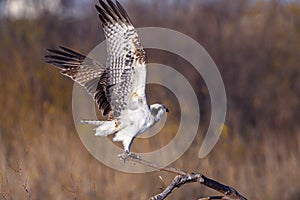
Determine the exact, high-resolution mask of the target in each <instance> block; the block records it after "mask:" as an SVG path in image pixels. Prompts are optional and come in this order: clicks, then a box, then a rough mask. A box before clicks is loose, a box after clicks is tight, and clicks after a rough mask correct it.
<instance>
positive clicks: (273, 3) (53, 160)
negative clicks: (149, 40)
mask: <svg viewBox="0 0 300 200" xmlns="http://www.w3.org/2000/svg"><path fill="white" fill-rule="evenodd" d="M120 2H121V3H122V4H123V5H124V7H125V8H126V10H127V12H128V13H129V15H130V17H131V20H132V21H133V23H134V25H135V26H136V27H147V26H159V27H165V28H170V29H174V30H177V31H180V32H182V33H184V34H187V35H189V36H190V37H192V38H193V39H195V40H196V41H198V42H199V43H200V44H201V45H202V46H203V47H204V48H205V49H206V50H207V51H208V53H209V54H210V55H211V57H212V58H213V60H214V61H215V63H216V64H217V66H218V68H219V70H220V72H221V75H222V77H223V80H224V84H225V88H226V94H227V106H228V107H227V116H226V123H225V126H224V129H223V131H222V135H221V137H220V139H219V141H218V143H217V144H216V146H215V148H214V149H213V151H212V152H211V153H210V154H209V155H208V156H207V157H205V158H204V159H199V158H198V152H199V147H200V145H201V143H202V141H203V137H204V134H205V132H206V130H207V128H208V124H209V120H210V114H211V113H210V99H209V94H208V90H207V88H206V85H205V83H204V81H203V79H202V78H201V76H200V75H197V73H195V70H193V68H192V67H191V66H189V63H187V62H186V61H185V60H183V59H181V58H178V57H177V56H176V55H173V54H170V53H168V52H162V51H155V50H151V49H148V50H147V53H148V60H149V62H158V63H163V64H167V65H169V66H172V67H174V68H176V69H177V70H178V71H180V72H181V73H182V74H184V76H185V77H186V78H187V79H188V80H190V82H191V84H192V85H193V88H194V90H195V91H196V93H197V97H198V100H199V102H200V109H201V122H200V128H199V132H198V134H197V136H196V139H195V141H194V142H193V144H192V145H191V146H190V148H189V149H188V150H187V151H186V152H185V153H184V154H183V156H181V158H180V159H179V160H177V161H176V162H174V163H173V164H172V166H174V167H176V168H182V169H184V170H185V171H193V172H201V173H204V174H205V175H207V176H208V177H211V178H213V179H215V180H218V181H221V182H223V183H226V184H229V185H231V186H233V187H235V188H236V189H237V190H238V191H240V192H241V193H242V194H243V195H245V196H246V197H248V198H249V199H291V200H292V199H300V179H299V178H300V171H299V166H300V123H299V121H300V111H299V108H300V101H299V99H300V67H299V63H300V3H299V2H297V1H288V0H285V1H284V0H269V1H263V0H256V1H255V0H165V1H162V0H130V1H129V0H122V1H120ZM97 3H98V2H97V1H96V0H95V1H90V0H0V91H1V94H0V113H1V114H0V192H1V193H0V194H1V195H0V199H26V198H27V199H148V198H149V197H151V196H153V195H155V194H156V193H158V192H160V191H161V189H160V188H162V187H164V184H163V183H162V182H161V181H160V180H159V178H158V176H160V175H161V176H162V177H163V178H164V180H165V182H166V183H167V184H168V183H169V182H170V181H171V180H172V178H173V175H170V174H167V173H162V172H152V173H146V174H126V173H122V172H118V171H115V170H113V169H110V168H108V167H106V166H104V165H103V164H101V163H100V162H99V161H97V160H96V159H95V158H93V157H92V156H91V155H90V154H89V153H88V151H87V150H86V149H85V147H84V146H83V145H82V143H81V141H80V139H79V137H78V135H77V133H76V129H75V126H74V122H73V117H72V108H71V101H72V99H71V98H72V87H73V82H72V81H71V80H69V79H67V78H65V77H62V76H61V75H60V74H59V72H58V70H57V69H55V68H53V67H51V66H49V65H47V64H45V62H44V55H45V54H46V51H45V49H46V48H56V47H57V46H59V45H62V46H67V47H69V48H71V49H74V50H77V51H79V52H81V53H83V54H87V53H88V52H89V51H90V50H91V49H93V48H94V47H95V46H96V45H97V44H98V43H100V42H101V41H103V40H104V36H103V32H102V30H101V27H100V22H99V19H98V17H97V12H96V10H95V9H94V4H97ZM147 89H148V98H149V102H150V103H153V102H162V103H163V104H165V105H168V107H169V108H170V110H171V113H170V114H169V117H168V121H167V124H166V127H164V129H163V130H162V131H161V133H159V134H158V135H156V136H155V137H154V138H151V139H144V140H142V139H138V140H136V141H135V143H134V144H133V149H132V150H133V151H135V152H142V151H145V149H146V150H149V151H151V150H154V149H157V148H159V147H161V146H164V144H167V143H168V142H169V141H170V140H171V139H172V137H174V133H175V132H176V129H177V128H178V120H179V119H180V111H179V110H178V108H177V107H178V103H177V101H176V98H175V97H174V95H173V94H172V93H170V92H169V91H168V90H166V89H165V88H162V87H158V86H155V85H150V86H148V87H147ZM154 93H159V94H160V95H159V96H158V95H151V94H154ZM154 98H156V99H154ZM172 134H173V135H172ZM116 145H119V144H116ZM162 159H163V158H162ZM26 189H27V190H28V191H27V192H26ZM212 194H217V193H216V192H214V191H212V190H210V189H207V188H205V187H203V186H200V185H198V184H190V185H185V186H184V187H182V188H180V189H179V190H176V191H175V192H173V193H172V194H171V196H170V197H169V199H197V198H200V197H204V196H207V195H212Z"/></svg>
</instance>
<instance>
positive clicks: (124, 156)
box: [118, 151, 141, 162]
mask: <svg viewBox="0 0 300 200" xmlns="http://www.w3.org/2000/svg"><path fill="white" fill-rule="evenodd" d="M118 157H119V159H120V160H123V161H124V162H126V161H128V160H129V159H130V158H133V159H140V158H141V156H139V155H138V154H136V153H133V152H129V151H125V152H124V153H122V154H119V155H118Z"/></svg>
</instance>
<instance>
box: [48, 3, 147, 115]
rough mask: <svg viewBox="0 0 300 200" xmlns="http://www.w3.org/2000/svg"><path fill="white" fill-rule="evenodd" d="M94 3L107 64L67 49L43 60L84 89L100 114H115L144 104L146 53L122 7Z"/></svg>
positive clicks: (62, 48) (61, 49)
mask: <svg viewBox="0 0 300 200" xmlns="http://www.w3.org/2000/svg"><path fill="white" fill-rule="evenodd" d="M99 2H100V5H101V7H99V6H98V5H96V9H97V10H98V11H99V18H100V20H101V22H102V27H103V30H104V35H105V37H106V43H107V54H108V57H107V63H106V66H104V65H102V64H101V63H99V62H98V61H96V60H93V59H91V58H88V57H86V56H84V55H81V54H79V53H76V52H74V51H72V50H70V49H68V48H65V47H60V50H50V49H48V51H49V52H50V54H49V55H46V56H45V57H46V62H47V63H49V64H52V65H54V66H55V67H58V68H59V69H61V73H62V74H63V75H65V76H68V77H70V78H71V79H73V80H74V81H76V82H77V83H79V84H80V85H82V86H83V87H85V89H86V90H87V91H88V93H89V94H90V95H91V96H93V98H94V100H95V101H96V103H97V104H98V107H99V110H100V111H101V113H102V115H103V116H105V115H107V114H109V118H112V117H118V116H119V115H120V114H121V112H122V111H124V110H126V109H127V108H128V106H129V105H130V103H131V105H132V102H133V103H134V102H136V101H140V100H142V102H143V103H144V104H146V98H145V82H146V62H145V60H146V56H145V51H144V49H143V47H142V46H141V44H140V41H139V37H138V35H137V32H136V30H135V29H134V27H133V25H132V23H131V22H130V19H129V17H128V15H127V13H126V11H125V10H124V8H123V7H122V6H121V5H120V4H119V2H117V1H116V4H114V3H113V2H112V1H111V0H107V3H108V4H106V3H104V2H103V1H102V0H100V1H99Z"/></svg>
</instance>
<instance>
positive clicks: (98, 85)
mask: <svg viewBox="0 0 300 200" xmlns="http://www.w3.org/2000/svg"><path fill="white" fill-rule="evenodd" d="M48 52H49V53H50V54H49V55H46V56H45V58H46V62H47V63H49V64H52V65H54V66H55V67H57V68H59V69H61V73H62V74H63V75H65V76H68V77H70V78H71V79H73V80H74V81H76V82H77V83H79V84H80V85H81V86H83V87H84V88H85V89H86V90H87V92H88V93H89V94H90V95H91V96H92V97H93V98H94V100H95V101H96V103H97V105H98V108H99V110H100V111H101V114H102V115H103V116H105V115H107V114H108V113H109V111H110V110H111V107H110V104H109V102H108V100H107V98H106V95H105V92H106V77H107V73H106V72H105V66H104V65H102V64H101V63H99V62H98V61H96V60H93V59H91V58H88V57H86V56H84V55H81V54H79V53H76V52H74V51H72V50H70V49H68V48H65V47H60V50H51V49H48Z"/></svg>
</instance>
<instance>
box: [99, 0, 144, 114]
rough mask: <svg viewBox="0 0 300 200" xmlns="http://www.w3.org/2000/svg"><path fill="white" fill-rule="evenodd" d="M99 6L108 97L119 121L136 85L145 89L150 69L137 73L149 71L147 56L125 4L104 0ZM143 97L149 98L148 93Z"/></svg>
mask: <svg viewBox="0 0 300 200" xmlns="http://www.w3.org/2000/svg"><path fill="white" fill-rule="evenodd" d="M99 2H100V6H101V7H100V6H98V5H96V9H97V10H98V12H99V18H100V20H101V22H102V27H103V30H104V35H105V38H106V44H107V54H108V57H107V63H106V71H107V88H106V89H107V91H106V97H107V99H108V101H109V103H110V105H111V107H112V110H113V111H114V115H115V116H116V117H117V116H119V115H120V113H121V112H122V111H123V110H125V109H126V108H127V107H128V105H129V102H130V101H131V99H130V97H131V95H132V93H133V92H134V83H142V84H143V86H142V87H143V88H144V85H145V80H144V77H145V73H146V69H144V70H139V73H137V68H139V67H140V68H145V66H146V56H145V51H144V49H143V47H142V45H141V43H140V40H139V37H138V34H137V32H136V30H135V28H134V27H133V25H132V23H131V20H130V18H129V16H128V14H127V12H126V11H125V9H124V8H123V7H122V6H121V4H120V3H119V2H118V1H116V4H115V3H113V2H112V1H111V0H107V3H105V2H104V1H102V0H100V1H99ZM141 73H142V74H141ZM137 79H143V80H142V81H139V80H137ZM141 95H142V97H144V96H145V95H144V91H143V92H142V94H141Z"/></svg>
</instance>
